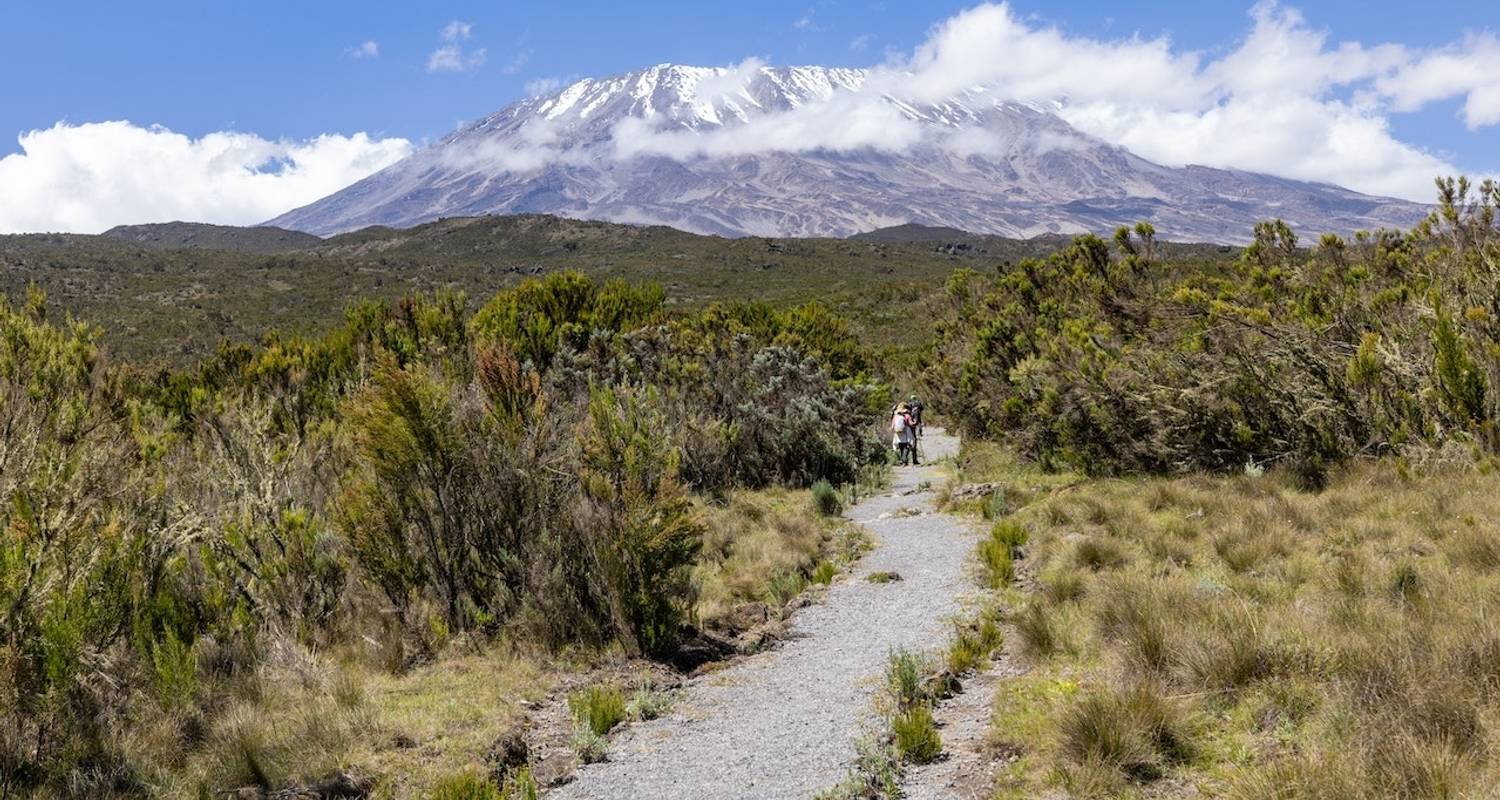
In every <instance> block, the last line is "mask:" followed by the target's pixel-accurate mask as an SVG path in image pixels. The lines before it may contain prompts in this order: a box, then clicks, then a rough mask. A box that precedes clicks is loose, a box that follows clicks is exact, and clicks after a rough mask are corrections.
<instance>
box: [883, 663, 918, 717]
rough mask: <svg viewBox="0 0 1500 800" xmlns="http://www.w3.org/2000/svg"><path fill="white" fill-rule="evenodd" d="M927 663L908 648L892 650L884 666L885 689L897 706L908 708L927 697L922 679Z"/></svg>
mask: <svg viewBox="0 0 1500 800" xmlns="http://www.w3.org/2000/svg"><path fill="white" fill-rule="evenodd" d="M926 669H927V665H926V664H925V662H924V661H923V659H922V657H921V656H919V655H917V654H916V653H913V652H911V651H909V650H893V651H891V653H890V655H889V656H888V657H887V664H886V668H885V683H886V690H887V691H888V692H890V696H891V699H892V700H894V701H895V703H896V705H897V707H898V708H910V707H912V706H914V705H916V704H918V703H919V702H922V701H924V700H925V699H926V697H927V692H926V690H925V689H924V688H923V685H922V680H923V677H924V674H925V673H926Z"/></svg>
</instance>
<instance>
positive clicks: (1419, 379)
mask: <svg viewBox="0 0 1500 800" xmlns="http://www.w3.org/2000/svg"><path fill="white" fill-rule="evenodd" d="M1497 205H1500V185H1497V184H1495V183H1493V182H1489V181H1486V182H1485V183H1484V184H1482V185H1481V186H1478V187H1473V186H1471V185H1470V184H1469V183H1468V182H1466V181H1462V180H1459V181H1447V180H1445V181H1440V182H1439V198H1438V205H1437V207H1436V210H1435V211H1434V212H1433V214H1432V215H1431V217H1430V218H1429V219H1428V220H1427V221H1425V222H1423V223H1422V224H1420V225H1418V226H1417V227H1416V228H1415V229H1413V230H1412V231H1410V232H1408V233H1403V232H1396V231H1380V232H1377V233H1375V234H1369V233H1360V234H1358V235H1357V236H1356V237H1355V238H1354V240H1353V241H1349V242H1346V241H1344V240H1342V239H1340V238H1339V237H1337V236H1326V237H1324V238H1323V239H1322V241H1320V242H1319V243H1318V244H1317V246H1316V247H1313V248H1311V249H1302V248H1299V246H1298V242H1297V237H1296V235H1295V234H1294V233H1293V232H1292V230H1291V228H1290V227H1289V226H1288V225H1287V224H1285V223H1284V222H1282V221H1280V220H1276V221H1269V222H1265V223H1262V224H1259V225H1257V226H1255V230H1254V232H1253V233H1254V238H1253V241H1252V243H1251V245H1250V246H1249V247H1247V248H1246V249H1245V251H1244V252H1243V254H1242V256H1241V258H1240V259H1238V261H1237V262H1236V263H1234V264H1232V265H1225V264H1223V263H1216V262H1209V261H1194V260H1178V261H1163V260H1161V259H1160V258H1159V257H1158V256H1157V255H1156V254H1155V253H1154V251H1155V249H1156V243H1155V237H1154V232H1153V231H1150V230H1149V229H1137V230H1133V231H1132V230H1125V229H1122V230H1121V231H1120V232H1119V233H1118V234H1117V235H1116V237H1115V242H1114V245H1115V247H1114V252H1111V248H1110V246H1109V245H1107V244H1106V243H1105V242H1104V241H1103V240H1101V239H1099V238H1098V237H1096V236H1093V235H1084V236H1080V237H1078V238H1077V239H1075V240H1074V242H1073V244H1072V245H1071V246H1069V247H1068V248H1066V249H1063V250H1060V251H1059V252H1057V253H1055V254H1053V255H1052V256H1050V257H1048V258H1046V259H1045V260H1026V261H1022V262H1021V263H1020V264H1019V265H1018V266H1017V267H1016V268H1015V269H1012V270H1007V271H1002V272H1000V273H999V274H997V275H995V276H993V277H981V276H980V275H978V274H977V273H970V272H963V273H958V274H955V275H954V276H953V278H952V279H951V280H950V281H949V284H948V287H947V288H948V291H947V296H946V298H945V300H946V303H945V304H944V306H943V309H942V314H941V318H940V319H939V321H938V323H937V324H936V331H937V335H938V343H937V346H936V347H935V349H934V352H935V353H936V355H937V357H936V364H935V368H934V369H933V371H932V373H931V379H932V382H933V383H934V388H935V389H936V390H937V392H938V394H939V400H938V402H937V403H936V404H935V405H936V407H941V408H944V409H950V410H951V412H952V413H953V415H954V417H955V418H956V419H957V420H958V421H959V427H961V428H962V429H963V430H964V431H965V432H966V433H970V434H988V435H993V434H1000V433H1004V434H1005V437H1006V440H1007V441H1008V442H1009V443H1011V444H1012V445H1013V446H1015V447H1017V448H1018V449H1019V450H1020V451H1022V452H1023V453H1025V454H1027V455H1030V456H1032V457H1035V458H1036V459H1038V460H1039V461H1041V462H1042V463H1044V464H1047V465H1049V466H1058V467H1068V468H1075V469H1080V470H1082V471H1086V472H1090V473H1103V474H1121V473H1132V472H1150V473H1176V472H1183V471H1187V470H1191V469H1195V468H1196V469H1208V470H1214V471H1229V470H1238V469H1241V468H1242V467H1245V466H1246V465H1247V464H1248V465H1252V468H1254V467H1253V465H1260V464H1266V463H1280V464H1285V465H1290V466H1291V467H1292V470H1293V472H1294V474H1296V475H1297V478H1298V480H1299V481H1301V483H1302V485H1304V486H1306V487H1309V488H1316V487H1317V486H1318V485H1320V483H1321V481H1322V480H1323V477H1324V475H1325V474H1326V472H1327V470H1328V468H1329V467H1330V466H1331V465H1333V464H1335V463H1337V462H1339V461H1341V460H1343V459H1346V458H1348V457H1350V456H1353V455H1356V454H1365V453H1370V452H1378V451H1383V450H1389V449H1392V448H1398V447H1401V446H1403V445H1407V444H1410V443H1412V442H1425V443H1429V444H1442V443H1443V442H1445V441H1448V440H1456V441H1459V442H1470V441H1474V442H1478V443H1480V444H1481V445H1483V446H1485V447H1487V448H1489V449H1490V450H1491V451H1492V452H1494V451H1500V437H1497V436H1496V433H1495V431H1496V424H1497V422H1500V403H1497V401H1496V397H1495V392H1494V391H1493V385H1494V384H1495V382H1496V380H1497V379H1500V349H1497V348H1495V347H1493V345H1492V343H1493V342H1495V341H1497V340H1500V315H1496V314H1494V313H1493V299H1494V297H1495V295H1496V293H1497V290H1500V272H1497V271H1496V270H1495V268H1494V265H1495V264H1496V263H1500V235H1497V230H1496V225H1495V210H1496V206H1497Z"/></svg>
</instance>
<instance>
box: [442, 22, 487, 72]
mask: <svg viewBox="0 0 1500 800" xmlns="http://www.w3.org/2000/svg"><path fill="white" fill-rule="evenodd" d="M473 35H474V26H473V24H471V23H468V22H463V21H460V20H453V21H452V22H450V23H448V24H447V25H444V26H443V29H442V30H440V31H438V39H439V40H440V41H441V42H443V44H441V45H439V46H438V48H437V49H436V50H433V51H432V52H431V53H429V54H428V56H427V71H428V72H465V71H467V70H472V69H479V68H480V67H482V66H484V63H485V62H486V61H488V60H489V52H488V51H486V50H485V49H484V48H483V47H481V48H479V49H477V50H466V49H465V48H464V44H463V43H464V42H466V41H468V40H469V38H470V37H472V36H473Z"/></svg>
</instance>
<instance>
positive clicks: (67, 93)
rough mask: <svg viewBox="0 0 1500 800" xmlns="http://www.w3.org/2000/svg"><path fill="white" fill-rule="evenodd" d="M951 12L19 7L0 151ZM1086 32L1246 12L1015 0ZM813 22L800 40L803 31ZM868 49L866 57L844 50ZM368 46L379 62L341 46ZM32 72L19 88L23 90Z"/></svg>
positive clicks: (1406, 117)
mask: <svg viewBox="0 0 1500 800" xmlns="http://www.w3.org/2000/svg"><path fill="white" fill-rule="evenodd" d="M971 5H973V4H972V3H956V2H891V1H889V0H888V1H887V2H873V3H872V2H862V1H859V0H843V2H838V1H837V0H826V1H825V2H813V3H809V2H788V1H787V0H772V1H771V2H764V1H762V2H755V3H704V2H649V3H619V2H554V3H519V2H485V3H479V2H472V3H368V2H337V1H335V2H329V1H328V0H318V2H256V3H225V2H209V3H203V2H160V1H158V2H143V3H121V2H117V1H116V2H76V0H75V1H74V2H22V3H17V4H12V7H11V8H9V9H8V10H7V11H6V13H5V24H4V25H3V26H0V75H7V76H10V78H9V79H8V80H7V81H6V87H5V90H4V96H5V102H3V103H0V154H3V153H9V152H14V151H15V150H16V149H17V147H16V141H15V135H16V134H17V133H19V132H21V131H23V130H29V129H33V128H45V127H49V126H51V125H52V124H53V123H56V122H58V121H60V120H67V121H70V122H75V123H78V122H92V121H99V120H106V119H128V120H131V121H133V122H136V123H139V124H160V125H164V126H166V127H168V128H171V129H173V130H176V131H180V132H183V133H187V134H191V135H201V134H203V133H207V132H210V131H216V130H226V129H237V130H245V131H251V132H254V133H257V134H260V135H262V136H266V137H271V138H280V137H297V138H303V137H308V136H314V135H317V134H320V133H325V132H330V131H338V132H353V131H370V132H372V133H379V134H384V135H395V136H402V137H406V138H409V139H413V140H422V139H424V138H431V137H435V136H441V135H442V134H444V133H446V132H447V131H448V130H450V129H451V128H452V127H453V126H454V125H455V124H456V123H457V122H459V121H461V120H466V119H472V118H475V117H479V116H482V115H484V114H486V113H488V112H490V111H494V110H496V109H498V108H500V107H502V106H504V105H506V104H507V103H509V102H511V101H513V100H515V99H517V98H519V97H521V96H523V95H524V94H525V86H526V84H527V82H528V81H534V80H538V79H547V78H552V79H558V78H567V77H572V76H580V77H587V76H592V75H604V74H611V73H616V72H625V71H629V70H631V69H635V68H637V67H641V66H646V65H650V64H655V63H660V62H674V63H687V64H704V65H719V64H728V63H732V62H737V61H740V60H742V59H744V58H747V57H750V56H760V57H763V58H765V59H766V60H767V61H769V62H770V63H773V64H792V63H815V64H824V65H841V66H865V65H869V64H871V63H875V62H879V61H881V60H882V59H883V57H884V53H885V52H886V50H888V49H895V50H897V51H900V52H903V53H906V52H910V51H911V49H912V48H913V47H915V46H916V45H917V44H919V43H920V42H921V41H922V40H923V38H924V37H925V35H926V33H927V31H928V29H929V28H931V26H933V25H934V24H937V23H939V22H941V21H942V20H944V19H946V18H947V17H949V16H951V15H952V14H954V13H956V12H958V11H960V10H962V9H964V8H967V7H969V6H971ZM1012 5H1013V6H1014V8H1015V9H1016V10H1017V11H1018V12H1019V13H1021V14H1024V15H1028V16H1033V15H1034V17H1035V18H1039V19H1041V20H1044V21H1046V22H1050V23H1053V24H1055V25H1057V26H1059V27H1062V28H1064V29H1065V30H1067V31H1069V32H1072V33H1077V34H1079V35H1086V36H1091V37H1106V38H1114V37H1124V36H1129V35H1131V34H1132V33H1139V34H1140V35H1142V36H1144V37H1147V38H1154V37H1157V36H1161V35H1167V36H1170V37H1171V39H1172V41H1173V42H1174V43H1175V44H1177V45H1179V46H1181V47H1183V48H1187V49H1192V50H1201V51H1204V52H1207V53H1213V52H1215V51H1217V50H1222V49H1224V48H1226V47H1228V46H1231V45H1232V44H1233V43H1234V42H1235V41H1236V40H1237V39H1239V38H1241V37H1242V36H1243V35H1244V34H1245V32H1246V30H1247V26H1248V22H1249V21H1248V17H1247V14H1246V12H1247V10H1248V8H1249V4H1248V3H1233V2H1203V1H1202V0H1197V1H1196V2H1165V1H1164V2H1142V3H1134V4H1130V6H1131V7H1130V8H1129V10H1123V6H1124V4H1121V3H1117V2H1103V1H1102V0H1063V1H1061V2H1034V1H1033V2H1026V1H1025V0H1020V1H1018V2H1014V3H1012ZM1294 5H1297V7H1298V8H1300V10H1301V11H1302V13H1303V14H1304V15H1305V16H1306V17H1307V19H1308V22H1309V23H1310V25H1312V26H1313V27H1318V28H1324V29H1326V30H1328V31H1329V32H1330V33H1331V34H1332V37H1333V38H1334V39H1337V40H1355V41H1363V42H1366V43H1376V42H1384V41H1399V42H1401V43H1403V44H1407V45H1414V46H1424V45H1440V44H1444V43H1447V42H1451V41H1453V40H1456V39H1458V38H1460V37H1461V36H1462V35H1463V34H1464V33H1465V31H1475V30H1485V29H1490V30H1497V29H1500V3H1495V4H1491V3H1484V2H1465V3H1459V2H1447V1H1446V0H1428V1H1427V2H1422V3H1412V2H1410V0H1401V1H1400V2H1397V1H1395V0H1384V2H1380V1H1378V0H1377V1H1375V2H1357V1H1356V0H1320V2H1316V3H1301V4H1294ZM455 19H458V20H463V21H466V22H469V23H470V24H472V25H473V32H472V35H471V38H470V40H469V46H470V47H472V48H484V49H485V50H486V56H487V58H486V61H485V64H484V65H483V66H482V67H480V68H478V69H475V70H472V71H465V72H461V73H429V72H427V71H426V69H425V64H426V60H427V57H428V55H429V54H430V53H431V52H432V51H433V50H434V49H435V48H436V47H437V46H438V45H439V41H438V40H439V32H440V30H441V29H442V28H443V26H444V25H446V24H447V23H448V22H450V21H452V20H455ZM804 19H806V20H808V22H807V24H805V25H802V26H800V27H799V26H798V22H799V21H801V20H804ZM860 37H867V38H865V39H864V40H863V41H864V43H865V44H864V47H863V49H859V48H858V46H857V45H856V46H854V47H851V45H853V44H854V43H855V42H856V40H859V39H860ZM365 41H375V42H377V43H378V48H379V55H378V56H377V57H374V58H352V57H351V56H350V55H349V54H348V53H347V50H348V48H351V47H357V46H359V45H360V44H362V43H363V42H365ZM22 76H29V77H22ZM1455 113H1456V105H1455V104H1453V103H1448V104H1441V105H1434V106H1432V107H1429V108H1427V109H1424V110H1423V111H1422V112H1418V113H1414V114H1402V115H1399V116H1398V117H1396V118H1395V119H1394V120H1393V121H1394V122H1395V123H1396V124H1397V126H1398V131H1399V132H1401V133H1402V134H1405V136H1406V137H1408V138H1411V139H1413V140H1416V141H1419V142H1422V143H1425V144H1427V146H1429V147H1432V148H1436V149H1439V150H1442V151H1446V152H1450V153H1452V154H1453V155H1454V157H1455V159H1456V160H1458V161H1460V162H1466V163H1468V164H1473V166H1474V168H1476V169H1481V168H1495V167H1500V148H1497V145H1500V134H1497V133H1496V132H1495V131H1493V130H1489V131H1481V132H1469V131H1466V130H1465V129H1464V127H1463V126H1462V125H1460V124H1457V123H1456V122H1455Z"/></svg>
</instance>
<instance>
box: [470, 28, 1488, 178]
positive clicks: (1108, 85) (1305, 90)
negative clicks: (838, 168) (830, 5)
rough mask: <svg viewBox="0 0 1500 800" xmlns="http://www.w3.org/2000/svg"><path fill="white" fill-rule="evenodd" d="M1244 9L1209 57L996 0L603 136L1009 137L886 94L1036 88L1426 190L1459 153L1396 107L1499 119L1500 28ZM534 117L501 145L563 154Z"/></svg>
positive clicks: (1262, 164)
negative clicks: (1391, 33) (1427, 30)
mask: <svg viewBox="0 0 1500 800" xmlns="http://www.w3.org/2000/svg"><path fill="white" fill-rule="evenodd" d="M1250 20H1251V27H1250V29H1249V31H1248V33H1247V34H1246V35H1245V37H1244V38H1243V39H1242V40H1240V41H1239V42H1238V43H1237V44H1236V45H1235V46H1234V47H1233V48H1232V49H1230V50H1229V51H1228V52H1226V54H1224V55H1223V56H1221V57H1219V58H1216V59H1211V60H1210V59H1206V58H1205V57H1204V56H1203V55H1202V54H1201V53H1196V52H1187V51H1179V50H1177V49H1176V48H1174V47H1173V45H1172V43H1171V41H1170V40H1168V39H1166V38H1156V39H1143V38H1140V37H1139V36H1133V37H1129V38H1124V39H1116V40H1098V39H1090V38H1087V37H1078V36H1072V35H1069V34H1067V33H1065V32H1063V31H1061V30H1059V29H1057V28H1055V27H1047V26H1041V25H1036V24H1033V23H1030V22H1028V21H1026V20H1023V19H1022V18H1021V17H1020V16H1018V15H1017V14H1016V12H1015V11H1014V10H1013V9H1012V8H1011V7H1010V6H1009V5H1008V4H1005V3H1000V4H984V5H980V6H977V7H975V8H973V9H970V10H968V11H965V12H963V13H961V14H959V15H957V16H955V17H952V18H950V19H948V20H947V21H945V22H943V23H942V24H940V25H938V26H936V27H935V28H934V29H933V30H932V31H931V33H930V34H929V36H928V38H927V40H926V41H925V42H924V43H923V44H922V45H921V46H919V47H918V48H917V49H916V50H915V51H914V52H913V53H911V54H910V55H909V56H906V57H902V58H897V59H893V60H889V61H887V62H886V63H884V64H881V65H878V66H875V67H873V68H870V69H869V70H867V71H866V75H865V77H864V79H863V80H862V82H861V84H860V86H859V87H857V90H854V91H846V92H835V93H833V94H831V95H830V96H828V97H827V98H824V99H822V100H821V101H820V102H816V103H809V104H805V105H799V106H797V107H795V108H792V109H787V110H784V111H781V112H778V113H774V114H763V115H757V116H755V117H753V118H752V119H750V120H748V121H747V122H746V123H745V124H742V125H737V126H726V127H722V128H717V129H714V130H711V131H694V130H685V129H683V128H682V127H680V126H677V125H674V124H671V121H670V120H666V119H658V120H637V119H631V120H626V121H624V122H622V123H621V124H620V125H619V126H618V127H617V128H616V129H615V130H614V131H613V133H612V135H613V138H614V140H615V152H616V153H617V155H618V156H619V157H620V158H621V159H622V160H623V159H629V158H633V157H637V156H641V155H658V156H667V157H671V158H675V159H678V160H690V159H695V158H707V157H727V156H748V155H757V154H767V153H794V154H795V153H806V152H812V151H820V150H821V151H833V152H850V151H853V150H861V149H869V150H874V151H877V152H906V151H908V150H909V149H911V148H912V147H914V146H917V145H929V144H939V145H946V146H948V147H950V148H951V149H953V150H954V151H955V152H957V153H959V154H963V153H964V152H966V151H978V152H993V151H998V150H1003V148H1004V147H1005V146H1006V143H997V142H987V141H985V140H984V139H983V138H980V137H976V136H974V135H972V134H968V133H965V134H963V135H954V136H946V135H945V132H942V131H938V130H936V129H933V128H932V127H931V126H925V125H923V124H922V123H921V122H920V121H918V120H916V119H913V118H912V117H910V116H909V115H904V114H902V113H901V109H900V108H899V107H896V106H893V105H892V104H891V103H889V102H886V99H887V98H889V97H898V98H903V99H909V100H911V101H914V102H940V101H942V100H944V99H948V98H952V97H956V96H960V95H964V94H971V95H972V94H975V93H983V94H985V95H987V96H990V97H993V98H994V99H997V100H1005V101H1017V102H1023V103H1033V104H1046V105H1047V106H1049V108H1050V109H1051V110H1052V111H1053V112H1054V113H1056V114H1057V115H1058V116H1060V117H1061V118H1063V119H1064V120H1066V121H1067V122H1068V123H1069V124H1071V125H1073V126H1074V127H1075V128H1077V129H1078V130H1080V131H1082V132H1083V133H1086V134H1089V135H1091V136H1094V137H1097V138H1098V139H1100V140H1103V141H1105V142H1108V143H1110V144H1113V145H1118V146H1121V147H1125V148H1127V149H1129V150H1131V151H1132V152H1135V153H1136V154H1138V155H1140V156H1142V157H1145V158H1148V159H1150V160H1152V161H1155V162H1157V163H1161V164H1165V165H1168V166H1186V165H1189V164H1198V165H1203V166H1212V167H1219V168H1224V169H1241V170H1249V171H1255V172H1264V173H1267V174H1271V175H1276V176H1280V177H1287V178H1296V179H1299V180H1310V181H1319V182H1327V183H1333V184H1337V185H1340V186H1345V187H1347V188H1351V189H1355V190H1357V191H1361V192H1366V193H1370V194H1378V195H1386V196H1393V197H1401V198H1406V199H1411V200H1419V201H1427V200H1429V199H1431V197H1432V180H1433V178H1434V177H1435V176H1437V175H1442V174H1453V173H1457V172H1461V171H1463V166H1464V165H1461V164H1453V163H1451V162H1449V161H1448V160H1446V159H1445V158H1444V157H1442V155H1441V154H1437V153H1432V152H1429V151H1428V150H1426V149H1424V148H1422V147H1419V146H1416V145H1413V144H1410V143H1407V142H1403V141H1401V140H1400V139H1398V138H1397V137H1396V136H1395V134H1394V133H1393V132H1392V130H1391V124H1390V116H1391V115H1392V114H1394V113H1400V112H1409V111H1415V110H1419V109H1421V108H1423V107H1425V106H1427V105H1428V104H1431V103H1434V102H1440V101H1448V100H1453V99H1455V98H1457V99H1460V100H1461V101H1462V111H1461V117H1462V121H1463V123H1464V124H1465V125H1466V126H1467V127H1469V128H1470V129H1471V130H1477V129H1479V128H1482V127H1485V126H1490V125H1495V124H1497V123H1500V41H1497V39H1496V38H1495V37H1494V35H1492V34H1482V35H1478V34H1475V35H1469V36H1466V37H1465V38H1464V39H1462V40H1461V41H1459V42H1456V43H1453V44H1451V45H1448V46H1446V47H1442V48H1439V49H1435V50H1421V49H1414V48H1409V47H1406V46H1403V45H1400V44H1375V45H1366V44H1362V43H1359V42H1340V43H1334V42H1331V41H1330V40H1329V37H1328V35H1327V34H1326V33H1325V32H1322V31H1318V30H1314V29H1312V28H1310V27H1309V26H1308V25H1307V23H1306V21H1305V19H1304V18H1303V17H1302V15H1301V14H1300V13H1299V12H1297V11H1296V10H1295V9H1291V8H1286V7H1282V6H1279V5H1277V4H1275V3H1271V2H1264V3H1261V4H1259V5H1257V6H1255V7H1254V8H1253V9H1252V10H1251V12H1250ZM762 66H765V64H764V62H763V61H761V60H760V59H756V58H752V59H748V60H746V61H744V62H742V63H741V64H738V65H736V66H734V67H732V68H730V69H729V70H728V73H727V74H725V75H723V76H721V77H717V78H715V79H713V80H712V81H703V82H702V83H701V84H700V85H699V86H697V87H696V91H697V96H698V99H699V101H700V102H701V103H702V104H703V105H704V107H705V108H710V109H720V110H722V109H723V107H724V105H725V103H726V102H733V100H734V98H736V97H737V96H738V95H739V94H740V93H742V92H743V91H744V89H745V87H746V86H748V85H749V83H750V82H751V81H753V80H754V78H755V75H756V74H757V72H758V70H759V69H760V68H761V67H762ZM538 88H543V87H538ZM545 88H546V89H548V90H551V89H553V88H555V87H553V86H550V85H549V86H546V87H545ZM841 88H853V87H841ZM536 127H537V129H536V130H533V131H532V132H531V135H530V136H531V138H532V139H533V140H535V144H534V146H529V147H523V148H518V149H516V150H515V151H512V152H507V153H502V154H499V157H501V158H504V159H506V160H507V161H508V162H510V163H514V164H517V165H525V166H526V167H527V168H532V169H536V168H540V167H541V166H544V165H546V164H551V163H566V162H567V159H568V158H569V156H568V155H567V154H565V153H563V152H561V151H559V150H557V149H556V148H554V147H552V145H551V140H552V139H553V138H554V134H553V132H551V131H548V130H545V129H544V128H545V126H544V124H543V123H540V122H539V123H537V125H536ZM935 140H936V141H935ZM492 155H493V154H492Z"/></svg>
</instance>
